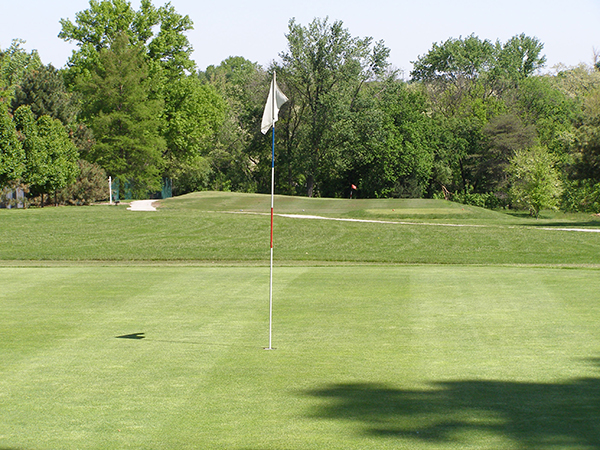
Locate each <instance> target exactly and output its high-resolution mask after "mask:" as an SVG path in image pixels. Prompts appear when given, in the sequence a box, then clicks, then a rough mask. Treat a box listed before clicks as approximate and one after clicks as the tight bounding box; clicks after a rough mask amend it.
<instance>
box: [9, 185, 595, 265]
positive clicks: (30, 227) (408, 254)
mask: <svg viewBox="0 0 600 450" xmlns="http://www.w3.org/2000/svg"><path fill="white" fill-rule="evenodd" d="M275 212H276V214H286V215H295V216H296V217H289V216H286V217H281V216H277V217H276V219H275V254H276V259H277V261H278V262H279V263H280V264H288V265H289V264H306V263H310V264H316V263H327V264H331V263H338V264H341V263H352V264H356V263H393V264H411V263H419V264H542V265H548V264H551V265H596V264H600V251H599V250H600V234H599V233H592V232H582V231H568V230H567V229H588V230H593V229H600V220H598V218H596V217H594V216H591V215H580V216H576V215H571V216H567V215H563V214H561V215H550V214H548V215H546V216H544V218H542V219H538V220H535V219H531V218H528V217H523V216H515V215H511V214H506V213H502V212H495V211H488V210H485V209H482V208H476V207H471V206H465V205H459V204H455V203H451V202H447V201H443V200H422V199H416V200H405V199H390V200H347V199H309V198H299V197H285V196H278V197H276V200H275ZM269 213H270V197H269V196H268V195H259V194H236V193H222V192H203V193H196V194H190V195H185V196H182V197H177V198H172V199H168V200H164V201H160V207H159V210H158V211H156V212H132V211H128V210H127V209H126V205H120V206H108V205H104V206H92V207H80V208H74V207H61V208H43V209H29V210H10V211H6V210H4V211H2V210H0V223H1V224H2V225H1V226H0V263H2V264H9V265H11V264H14V263H15V262H16V261H18V262H20V263H21V264H25V263H26V262H27V261H36V262H38V263H39V262H40V261H60V262H68V261H71V262H76V261H79V262H84V261H87V262H89V261H101V262H172V263H194V264H200V263H215V262H218V263H227V264H234V263H238V262H243V263H244V264H264V263H266V262H267V261H268V259H269V228H270V220H269V217H268V216H269ZM297 216H319V217H323V218H339V219H358V220H365V221H367V222H354V221H334V220H320V219H315V218H299V217H297Z"/></svg>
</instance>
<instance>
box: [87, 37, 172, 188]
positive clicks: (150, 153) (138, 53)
mask: <svg viewBox="0 0 600 450" xmlns="http://www.w3.org/2000/svg"><path fill="white" fill-rule="evenodd" d="M151 83H152V80H151V79H150V78H149V77H148V66H147V64H146V63H145V59H144V49H143V48H142V47H140V46H136V45H131V44H130V43H129V38H128V37H127V35H125V34H121V35H119V36H118V37H117V38H116V39H115V41H114V42H113V43H112V45H111V46H110V48H109V49H103V50H102V51H101V52H100V55H99V61H98V65H97V66H95V68H94V72H92V73H91V76H90V77H89V78H88V77H82V79H81V81H80V84H78V89H79V90H80V91H81V92H82V93H83V94H84V98H85V101H84V104H83V112H82V115H83V118H84V119H85V120H86V123H88V124H89V126H90V128H91V129H92V131H93V133H94V136H96V143H95V145H94V147H93V148H92V150H91V152H90V154H89V158H90V160H91V162H96V163H97V164H99V165H100V166H101V167H103V168H104V170H106V172H107V173H108V174H109V175H111V176H113V178H115V179H120V180H121V181H123V182H125V181H128V182H131V183H134V186H133V187H134V190H135V191H136V192H137V193H138V195H140V194H142V193H145V192H147V191H148V190H158V189H159V188H160V183H161V174H162V165H163V159H162V155H163V151H164V150H165V143H164V139H163V138H162V137H161V135H160V132H159V130H160V126H161V122H160V120H159V116H160V114H161V112H162V110H163V104H162V101H161V100H154V99H152V97H151V92H152V89H151V88H152V85H151Z"/></svg>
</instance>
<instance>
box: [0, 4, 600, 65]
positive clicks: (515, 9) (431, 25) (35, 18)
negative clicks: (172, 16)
mask: <svg viewBox="0 0 600 450" xmlns="http://www.w3.org/2000/svg"><path fill="white" fill-rule="evenodd" d="M1 1H2V3H3V4H2V7H1V8H0V47H1V48H3V49H5V48H7V47H8V46H9V45H10V43H11V41H12V39H14V38H20V39H23V40H25V41H27V43H26V44H25V45H24V47H25V48H26V49H27V50H28V51H30V50H32V49H37V50H38V51H39V53H40V55H41V57H42V61H43V62H44V63H52V64H53V65H54V66H56V67H62V66H64V64H65V63H66V61H67V59H68V57H69V56H70V54H71V51H72V49H73V48H74V46H73V45H70V44H68V43H65V42H63V41H62V40H60V39H59V38H58V37H57V35H58V33H59V32H60V28H61V27H60V23H59V20H60V19H61V18H69V19H71V20H74V19H75V14H76V13H77V12H78V11H82V10H84V9H87V8H88V6H89V1H88V0H52V1H48V0H20V1H18V2H15V1H12V0H1ZM131 3H132V5H133V6H134V7H135V8H136V9H137V8H138V5H139V1H138V0H134V1H132V2H131ZM164 3H166V1H163V0H153V4H154V5H155V6H160V5H163V4H164ZM171 4H172V5H173V6H174V7H175V9H176V10H177V12H179V13H180V14H187V15H189V16H190V18H191V19H192V20H193V22H194V28H195V29H194V30H193V31H191V32H189V33H188V37H189V39H190V42H191V43H192V45H193V47H194V54H193V59H194V60H195V61H196V63H197V65H198V68H199V69H204V68H206V66H208V65H211V64H214V65H218V64H219V63H220V62H221V61H222V60H224V59H225V58H227V57H228V56H243V57H245V58H247V59H249V60H251V61H254V62H258V63H259V64H262V65H264V66H267V65H268V64H269V62H270V61H272V60H277V59H278V55H279V53H280V52H282V51H284V50H285V49H286V39H285V33H286V32H287V24H288V21H289V19H290V18H292V17H295V18H296V20H297V21H298V22H299V23H301V24H304V25H305V24H308V23H309V22H310V21H312V19H313V18H315V17H321V18H324V17H326V16H328V17H329V18H330V19H331V20H341V21H343V22H344V25H345V27H346V28H348V30H349V31H350V33H351V34H352V35H353V36H357V37H365V36H371V37H373V38H374V39H375V40H384V41H385V43H386V45H387V46H388V47H389V48H390V49H391V56H390V61H391V63H392V64H393V65H394V66H395V67H397V68H399V69H402V70H404V71H405V73H406V76H408V73H409V72H410V69H411V67H412V66H411V63H410V62H411V61H414V60H416V59H417V58H418V57H419V56H420V55H423V54H425V53H426V52H427V51H428V50H429V49H430V48H431V45H432V44H433V43H434V42H442V41H445V40H446V39H448V38H450V37H455V38H457V37H459V36H467V35H469V34H471V33H474V34H475V35H477V36H479V37H480V38H482V39H490V40H492V41H495V40H496V39H500V40H501V41H503V42H504V41H506V40H508V39H509V38H510V37H512V36H514V35H516V34H520V33H525V34H527V35H529V36H536V37H537V38H538V39H540V41H541V42H543V43H544V54H546V56H547V58H548V64H547V67H548V68H551V67H552V66H554V65H556V64H558V63H562V64H565V65H568V66H571V65H576V64H579V63H581V62H584V63H591V62H592V58H593V51H594V48H595V49H596V50H598V51H599V52H600V27H599V24H600V0H569V1H568V2H567V1H556V0H520V1H519V0H504V1H502V2H492V1H487V0H453V1H448V0H445V1H440V0H418V1H415V0H411V1H407V0H393V1H390V0H388V1H381V0H370V1H355V0H304V1H302V2H299V1H295V2H288V1H285V0H278V1H273V0H263V1H260V2H248V1H242V0H230V1H227V0H225V1H214V0H213V1H210V2H208V1H202V0H171Z"/></svg>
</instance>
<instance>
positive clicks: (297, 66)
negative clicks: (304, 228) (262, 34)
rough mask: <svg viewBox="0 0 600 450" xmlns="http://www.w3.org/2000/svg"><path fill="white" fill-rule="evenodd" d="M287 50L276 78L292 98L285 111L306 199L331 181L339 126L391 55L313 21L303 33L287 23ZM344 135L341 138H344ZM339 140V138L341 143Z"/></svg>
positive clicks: (339, 25) (336, 24)
mask: <svg viewBox="0 0 600 450" xmlns="http://www.w3.org/2000/svg"><path fill="white" fill-rule="evenodd" d="M288 30H289V31H288V34H287V35H286V37H287V41H288V50H287V51H285V52H283V53H281V55H280V56H281V59H282V61H283V64H282V66H281V67H280V68H278V67H275V69H279V70H278V72H279V73H280V74H281V77H280V78H281V80H282V81H283V83H284V85H285V86H286V88H287V91H286V93H287V94H289V95H288V97H289V98H290V100H291V101H290V102H289V105H288V106H286V107H287V108H288V109H289V111H290V114H291V115H292V116H294V115H298V116H299V117H298V120H296V118H295V117H291V118H290V120H291V121H292V122H296V123H298V124H299V125H300V127H299V128H298V129H297V130H296V132H295V136H294V145H295V146H296V147H297V152H296V154H297V158H296V161H297V163H298V164H300V165H301V168H300V171H301V172H302V173H303V175H304V180H305V185H306V192H307V195H308V196H309V197H310V196H313V195H314V193H315V186H319V184H321V185H323V186H321V189H323V188H325V185H326V184H327V183H328V182H329V181H331V180H332V178H335V177H336V176H337V174H338V173H339V170H338V169H337V168H336V167H335V163H336V162H337V161H340V148H341V146H340V145H338V143H339V140H340V138H341V136H340V133H338V131H340V126H342V128H343V129H345V127H343V125H344V124H345V121H346V120H347V118H346V117H347V112H348V111H350V110H351V109H352V108H353V106H354V102H355V99H356V98H357V96H358V94H359V92H360V89H361V87H362V86H363V85H364V83H366V82H367V81H369V80H373V79H374V78H375V77H377V76H379V75H382V74H383V72H384V71H385V69H386V67H387V57H388V55H389V49H387V48H386V47H385V45H384V44H383V42H377V43H375V44H374V43H373V40H372V38H363V39H360V38H356V37H353V36H352V35H351V34H350V33H349V31H348V30H347V29H345V28H344V27H343V23H342V22H341V21H335V22H333V23H330V22H329V21H328V19H325V20H321V19H315V20H313V22H311V23H310V24H309V25H308V26H306V27H304V26H302V25H300V24H298V23H296V21H295V20H294V19H292V20H291V21H290V22H289V27H288ZM342 134H343V132H342ZM342 139H343V138H342Z"/></svg>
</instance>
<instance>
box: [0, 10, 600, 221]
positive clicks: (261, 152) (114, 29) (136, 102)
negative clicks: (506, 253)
mask: <svg viewBox="0 0 600 450" xmlns="http://www.w3.org/2000/svg"><path fill="white" fill-rule="evenodd" d="M61 26H62V30H61V32H60V35H59V36H60V37H61V38H62V39H64V40H67V41H69V42H73V43H75V44H76V45H77V49H76V50H75V51H74V52H73V54H72V56H71V58H70V60H69V62H68V64H67V66H66V67H65V68H64V69H61V70H57V69H55V68H54V67H52V66H44V65H43V64H42V62H41V59H40V56H39V55H38V54H37V53H36V52H35V51H34V52H31V53H27V52H25V51H24V50H23V49H22V48H21V44H22V41H19V40H15V41H14V42H13V43H12V45H11V46H10V47H9V48H7V49H5V50H2V51H1V53H0V159H1V161H2V164H1V165H0V184H2V185H3V186H8V185H17V184H19V183H23V182H24V183H27V184H28V185H30V189H29V192H30V195H31V196H33V195H43V194H52V193H55V191H57V190H59V189H62V188H63V187H65V185H68V184H71V183H73V182H74V180H75V179H76V177H77V174H78V171H81V170H82V169H81V168H82V167H83V165H82V163H81V162H79V163H76V161H77V158H80V159H81V160H85V161H87V162H88V163H90V164H95V165H96V166H97V167H99V168H101V169H102V170H104V171H105V173H106V175H107V176H108V175H110V176H112V177H113V179H119V180H121V181H123V182H127V183H128V184H129V185H130V186H132V187H133V188H134V194H135V195H138V196H144V195H147V194H148V193H149V192H153V191H157V190H159V189H160V186H161V183H162V180H163V178H170V179H171V180H172V181H173V190H174V192H175V193H177V194H182V193H186V192H190V191H194V190H204V189H216V190H235V191H244V192H268V191H269V190H270V165H271V135H270V134H269V135H268V136H264V135H263V134H262V133H260V119H261V116H262V111H263V108H264V102H265V99H266V96H267V92H268V86H269V83H270V80H271V78H272V74H273V72H277V79H278V82H279V85H280V87H281V89H282V90H283V91H284V92H285V94H286V95H287V96H288V98H289V100H290V101H289V102H287V103H286V104H285V105H284V106H283V108H282V110H281V112H280V120H279V122H278V124H277V132H276V135H275V148H276V161H277V163H276V167H277V170H276V190H277V192H279V193H286V194H294V195H308V196H327V197H345V196H349V194H350V192H351V186H355V187H356V188H357V189H356V191H355V192H354V193H353V195H354V196H355V197H370V198H377V197H436V198H451V199H454V200H457V201H461V202H465V203H472V204H476V205H481V206H485V207H501V206H504V207H506V206H510V207H515V208H519V207H523V208H525V209H528V210H529V211H531V213H532V214H533V215H537V214H538V212H539V208H547V207H559V208H562V209H567V210H580V211H593V212H599V211H600V71H599V69H598V65H589V66H586V65H581V66H579V67H574V68H567V67H560V68H558V69H556V70H555V71H554V72H552V73H550V72H545V73H541V71H540V69H541V68H543V67H544V65H545V61H546V59H545V56H544V55H543V43H542V42H540V41H539V40H538V39H537V38H535V37H530V36H527V35H526V34H520V35H516V36H514V37H512V38H511V39H509V40H508V41H506V42H500V41H496V42H492V41H490V40H482V39H480V38H479V37H477V36H475V35H469V36H466V37H459V38H450V39H448V40H446V41H443V42H440V43H434V44H433V45H432V47H431V49H430V50H429V51H428V52H427V53H425V54H424V55H421V56H419V57H418V58H417V59H416V61H414V62H413V70H412V72H411V73H410V80H409V81H401V80H400V79H399V77H398V73H397V71H395V70H393V69H391V68H390V65H389V61H388V56H389V52H390V50H389V49H388V48H387V47H386V46H385V44H384V42H382V41H379V42H376V41H374V40H373V39H372V38H370V37H365V38H359V37H355V36H353V35H352V34H351V33H350V31H349V30H348V29H346V28H345V27H344V25H343V23H342V22H340V21H330V20H329V19H328V18H326V19H315V20H314V21H312V22H311V23H309V24H307V25H302V24H300V23H298V22H297V21H296V20H294V19H292V20H290V22H289V25H288V32H287V34H286V38H287V48H286V49H284V50H283V51H282V52H281V53H280V55H279V57H280V59H279V60H278V61H276V62H273V63H272V64H271V66H270V67H267V68H263V67H261V66H260V65H258V64H256V63H253V62H251V61H248V60H247V59H245V58H243V57H241V56H236V57H229V58H227V59H226V60H224V61H223V62H221V64H219V65H217V66H209V67H207V68H206V70H204V71H197V70H196V66H195V63H194V61H192V59H191V53H192V47H191V45H190V43H189V41H188V39H187V37H186V32H187V31H189V30H191V29H192V27H193V23H192V20H191V19H190V18H189V17H188V16H185V15H181V14H179V13H178V12H176V11H175V9H174V8H173V6H172V5H171V4H170V3H167V4H166V5H165V6H161V7H155V6H154V5H153V4H152V3H151V1H150V0H143V1H142V2H141V4H140V6H139V10H135V9H133V8H132V6H131V3H129V2H128V1H126V0H90V3H89V8H88V9H86V10H84V11H82V12H79V13H78V14H77V15H76V17H75V19H74V20H71V19H63V20H61ZM23 107H27V108H28V110H27V111H29V112H28V113H27V120H25V116H24V113H20V114H17V111H19V110H20V109H21V108H23ZM34 125H35V127H37V131H35V132H32V131H28V130H33V129H34V128H35V127H34ZM27 127H29V128H27ZM59 127H62V128H63V129H64V132H59V130H58V128H59ZM40 130H42V131H40ZM32 133H33V134H32ZM52 133H54V134H52ZM65 133H66V135H68V136H69V137H70V141H71V142H72V145H74V147H73V148H76V151H73V148H71V147H69V149H67V147H65V145H66V144H63V143H62V142H63V141H64V139H63V137H64V136H65ZM42 135H43V136H50V135H52V136H61V137H60V138H59V139H58V141H57V142H61V144H58V143H57V144H56V146H57V147H61V146H63V147H64V148H63V149H62V150H60V151H62V152H63V153H64V152H66V153H68V154H69V155H70V156H69V158H70V159H69V161H70V162H69V164H70V165H69V168H67V167H66V166H61V167H60V168H56V167H54V166H55V164H54V163H53V162H52V161H54V160H55V159H56V158H57V156H56V154H57V153H56V152H57V151H58V150H57V149H54V148H51V147H50V146H48V145H42V144H39V143H36V142H37V141H39V140H40V139H42V138H40V136H42ZM32 136H35V137H32ZM36 139H37V141H36ZM46 139H48V138H47V137H46ZM61 148H62V147H61ZM32 152H33V153H32ZM44 152H46V154H45V155H42V153H44ZM52 152H54V153H52ZM34 153H35V154H36V155H37V156H36V158H37V159H36V160H37V161H51V163H50V165H48V163H47V162H46V163H43V164H42V163H36V162H34V161H33V159H35V158H33V156H31V155H33V154H34ZM28 155H29V156H28ZM53 155H54V156H53ZM32 158H33V159H32ZM57 160H58V159H57ZM523 161H532V162H531V164H533V165H530V167H529V169H531V170H533V167H534V166H535V168H536V169H535V170H537V172H536V173H538V174H542V173H543V174H545V175H544V176H541V175H540V176H539V177H538V178H537V181H536V182H535V183H531V182H525V181H524V180H525V179H526V178H527V176H530V175H531V173H529V175H527V174H526V172H524V171H523V170H521V169H520V167H521V166H522V165H523V164H524V163H523ZM51 166H52V169H50V167H51ZM73 167H74V168H75V169H73ZM52 170H53V171H54V173H51V172H52ZM44 171H48V173H42V172H44ZM63 171H64V173H63ZM524 177H525V178H524ZM38 178H39V180H42V181H36V180H38ZM43 180H47V181H43ZM65 183H66V184H65ZM544 183H545V185H543V184H544ZM534 186H535V188H534ZM61 192H63V193H64V192H66V191H64V190H62V191H61ZM536 192H537V193H536ZM540 192H545V193H547V194H544V196H542V197H543V201H542V200H539V201H535V202H534V203H535V204H533V203H532V200H531V199H532V198H541V197H540V195H541V194H540ZM55 198H56V199H59V198H61V197H60V196H56V195H55ZM62 201H63V202H68V201H69V200H68V199H63V200H62ZM74 202H75V203H81V201H77V200H74Z"/></svg>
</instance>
